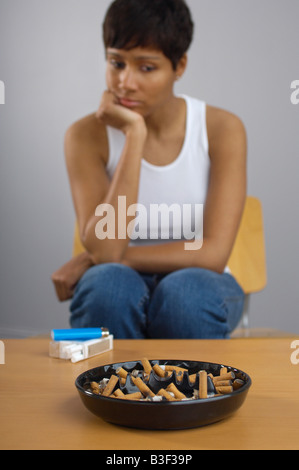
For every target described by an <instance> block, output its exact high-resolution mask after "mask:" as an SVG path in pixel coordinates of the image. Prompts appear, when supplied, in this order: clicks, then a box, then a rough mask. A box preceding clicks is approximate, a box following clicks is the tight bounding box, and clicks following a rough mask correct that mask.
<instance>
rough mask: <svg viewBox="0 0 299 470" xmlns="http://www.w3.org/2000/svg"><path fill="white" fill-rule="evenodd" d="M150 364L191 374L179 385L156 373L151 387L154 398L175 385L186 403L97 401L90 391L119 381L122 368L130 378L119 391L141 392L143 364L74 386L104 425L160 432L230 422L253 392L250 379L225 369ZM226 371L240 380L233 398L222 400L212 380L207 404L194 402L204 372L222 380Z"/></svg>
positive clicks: (96, 373)
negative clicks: (139, 381)
mask: <svg viewBox="0 0 299 470" xmlns="http://www.w3.org/2000/svg"><path fill="white" fill-rule="evenodd" d="M150 363H151V364H152V365H154V364H158V365H160V366H166V365H170V366H176V367H181V368H184V369H187V370H188V372H184V374H183V377H181V378H180V380H178V379H177V376H176V374H175V372H173V373H172V374H171V375H170V376H168V377H167V378H161V377H158V376H157V375H156V374H155V373H154V372H153V371H152V372H151V374H150V377H149V379H148V382H147V384H148V386H149V387H150V388H151V389H152V390H153V392H154V393H157V392H158V390H159V389H161V388H166V387H167V386H168V385H169V383H174V384H175V385H176V387H177V388H178V390H180V391H181V392H182V393H184V394H185V396H186V398H187V399H186V400H181V401H167V400H164V399H162V400H161V401H158V402H156V401H155V402H154V401H151V400H147V399H144V400H140V401H137V400H123V399H120V398H114V397H105V396H102V395H96V394H94V393H92V391H91V390H90V384H91V383H92V382H97V383H100V382H101V381H102V380H103V379H109V378H110V377H111V376H112V375H117V372H116V371H118V369H119V368H123V369H125V370H126V371H127V372H128V376H127V379H126V382H125V383H124V384H121V382H120V381H119V382H118V383H117V384H116V385H115V389H117V388H120V389H121V390H122V391H123V392H124V393H134V392H136V391H138V388H137V387H136V385H135V384H134V383H133V381H132V380H131V374H132V373H133V374H135V375H136V373H137V374H140V376H141V375H142V373H143V365H142V363H141V361H131V362H121V363H115V364H107V365H104V366H100V367H96V368H94V369H90V370H88V371H86V372H84V373H82V374H80V375H79V376H78V377H77V379H76V381H75V386H76V388H77V390H78V392H79V395H80V397H81V400H82V402H83V403H84V405H85V406H86V408H87V409H88V410H89V411H91V412H92V413H93V414H95V415H97V416H99V417H101V418H102V419H103V420H105V421H107V422H109V423H112V424H117V425H121V426H127V427H134V428H141V429H161V430H162V429H164V430H166V429H188V428H194V427H198V426H204V425H207V424H211V423H215V422H217V421H220V420H222V419H225V418H227V417H229V416H231V415H232V414H233V413H234V412H235V411H237V410H238V409H239V408H240V407H241V405H242V404H243V403H244V401H245V399H246V396H247V393H248V390H249V388H250V386H251V378H250V377H249V375H248V374H246V373H245V372H243V371H241V370H240V369H236V368H234V367H231V366H227V365H223V364H215V363H210V362H198V361H183V360H150ZM224 367H225V368H226V369H227V372H232V373H233V376H234V378H235V379H238V381H241V383H242V386H240V388H238V389H236V390H233V391H232V392H231V393H227V394H225V395H217V393H216V390H215V387H214V384H213V382H212V380H211V379H210V377H208V398H196V397H195V398H194V390H195V391H196V390H198V387H199V372H200V371H202V370H205V371H206V372H207V374H213V376H219V375H220V371H221V369H222V368H224ZM193 374H197V376H196V377H197V378H196V381H195V383H190V381H189V375H193ZM195 396H196V395H195Z"/></svg>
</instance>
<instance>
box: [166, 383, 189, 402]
mask: <svg viewBox="0 0 299 470" xmlns="http://www.w3.org/2000/svg"><path fill="white" fill-rule="evenodd" d="M166 391H167V392H172V393H173V394H174V396H175V398H177V399H178V400H182V399H183V398H186V395H184V394H183V393H182V392H180V391H179V389H178V388H177V387H176V386H175V385H174V383H170V384H169V385H168V387H166Z"/></svg>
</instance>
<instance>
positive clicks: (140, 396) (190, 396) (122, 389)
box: [87, 358, 244, 402]
mask: <svg viewBox="0 0 299 470" xmlns="http://www.w3.org/2000/svg"><path fill="white" fill-rule="evenodd" d="M141 363H142V366H143V370H137V369H135V370H133V371H132V372H128V371H127V370H125V369H124V368H123V367H118V368H117V369H116V370H115V374H113V373H112V375H111V376H110V377H105V378H102V379H101V380H100V381H99V382H95V381H91V382H90V383H89V384H88V389H87V390H88V391H89V392H90V393H92V394H96V395H101V396H103V397H110V398H116V399H123V400H138V401H156V402H158V401H165V400H167V401H182V400H194V399H205V398H210V397H215V396H223V395H227V394H230V393H233V392H234V391H235V390H238V389H240V388H241V387H242V386H243V385H244V381H243V380H241V379H240V378H237V377H236V376H235V374H234V372H233V371H228V369H227V368H226V367H222V368H221V369H220V374H219V375H218V376H215V375H213V374H211V373H207V371H206V370H200V371H199V372H197V373H195V374H189V371H188V369H186V368H183V367H178V366H174V365H162V364H160V365H158V364H153V365H152V364H151V363H150V361H149V360H148V359H147V358H143V359H142V360H141ZM186 376H187V379H188V380H187V382H186ZM170 377H171V381H169V379H170ZM150 378H152V380H150ZM183 378H184V383H185V385H186V383H188V385H189V388H190V390H188V393H186V390H184V392H185V393H183V391H182V390H180V383H183ZM163 379H164V381H165V384H163ZM165 379H167V380H165ZM128 381H129V383H130V385H131V386H133V388H135V389H136V391H133V392H132V393H127V387H126V385H128ZM153 383H154V384H155V386H154V387H153V386H151V384H152V385H153ZM163 385H164V387H163ZM131 388H132V387H131ZM185 388H186V387H185ZM154 389H157V391H155V390H154ZM189 391H190V393H189Z"/></svg>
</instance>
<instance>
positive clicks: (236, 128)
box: [206, 104, 246, 140]
mask: <svg viewBox="0 0 299 470" xmlns="http://www.w3.org/2000/svg"><path fill="white" fill-rule="evenodd" d="M206 121H207V130H208V135H209V139H211V140H212V139H219V138H221V136H225V135H227V134H230V135H231V134H243V135H245V134H246V129H245V125H244V123H243V121H242V119H241V118H240V117H239V116H238V115H237V114H234V113H232V112H231V111H227V110H225V109H222V108H219V107H216V106H211V105H209V104H207V105H206Z"/></svg>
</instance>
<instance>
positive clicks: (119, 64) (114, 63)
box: [110, 59, 125, 69]
mask: <svg viewBox="0 0 299 470" xmlns="http://www.w3.org/2000/svg"><path fill="white" fill-rule="evenodd" d="M110 65H112V67H114V68H115V69H123V68H125V64H124V62H120V61H118V60H114V59H111V60H110Z"/></svg>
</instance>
